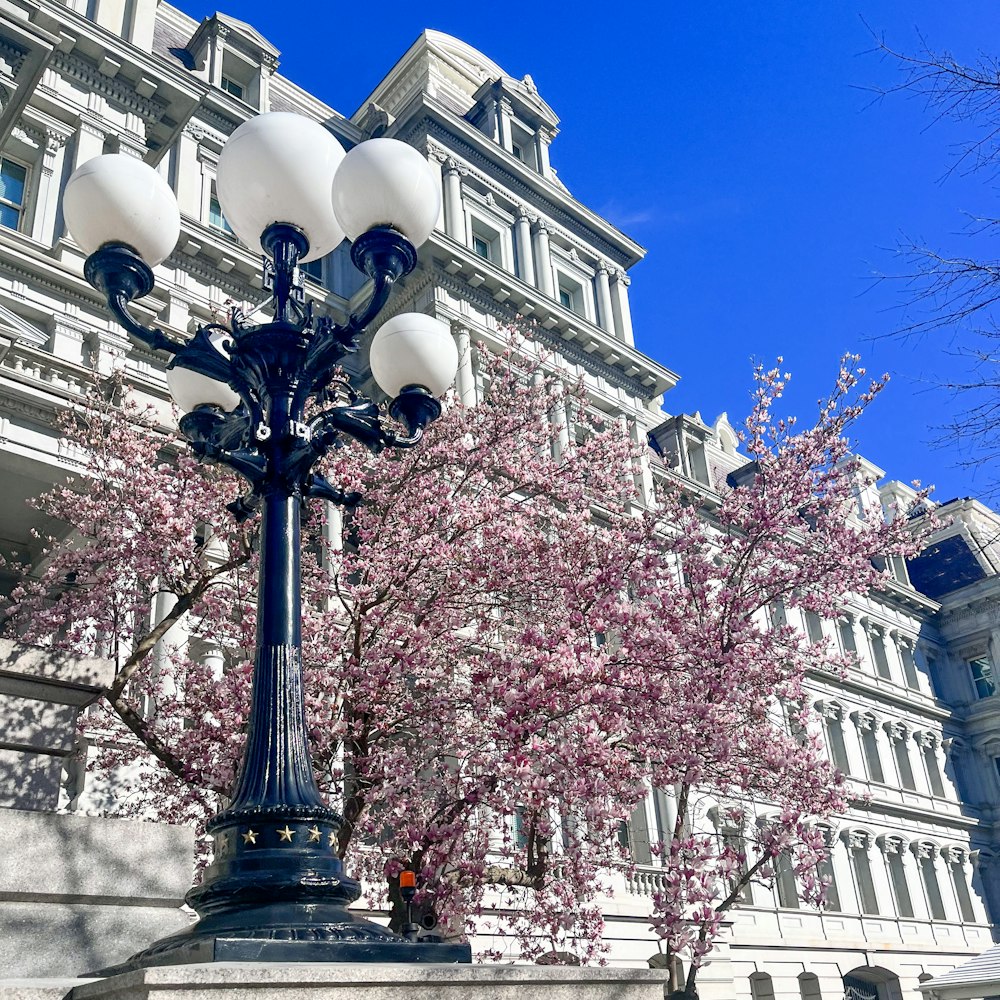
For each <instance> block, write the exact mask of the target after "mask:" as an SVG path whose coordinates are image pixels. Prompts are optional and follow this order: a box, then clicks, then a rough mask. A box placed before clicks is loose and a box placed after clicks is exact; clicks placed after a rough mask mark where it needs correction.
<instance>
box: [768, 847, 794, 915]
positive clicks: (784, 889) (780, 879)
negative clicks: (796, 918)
mask: <svg viewBox="0 0 1000 1000" xmlns="http://www.w3.org/2000/svg"><path fill="white" fill-rule="evenodd" d="M774 888H775V891H776V892H777V894H778V906H783V907H785V908H787V909H790V910H797V909H798V908H799V890H798V886H797V885H796V884H795V869H794V867H793V866H792V858H791V855H790V854H789V853H788V851H782V852H781V853H780V854H779V855H778V856H777V857H776V858H775V859H774Z"/></svg>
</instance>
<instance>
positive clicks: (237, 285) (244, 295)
mask: <svg viewBox="0 0 1000 1000" xmlns="http://www.w3.org/2000/svg"><path fill="white" fill-rule="evenodd" d="M166 264H167V266H168V267H175V268H177V270H179V271H184V272H185V273H186V274H190V275H193V276H194V277H196V278H201V279H203V280H204V281H205V283H206V284H208V285H211V286H212V287H214V288H218V289H220V290H221V291H225V292H227V293H230V294H229V297H230V298H234V299H237V300H239V301H241V302H253V301H255V300H256V299H258V298H259V297H260V289H259V288H254V287H253V285H251V284H250V282H249V281H240V280H239V279H238V278H236V277H234V272H233V271H230V272H229V273H228V274H227V273H226V272H225V271H220V270H219V269H218V268H217V267H212V266H211V265H210V264H208V263H207V262H205V261H203V260H201V259H200V258H197V257H189V256H187V254H185V253H183V252H178V251H176V250H175V251H174V252H173V253H172V254H171V255H170V256H169V257H168V258H167V260H166ZM160 288H161V290H162V291H165V292H166V293H167V294H168V295H170V294H173V291H172V289H171V288H170V286H168V285H161V286H160ZM182 294H183V292H182Z"/></svg>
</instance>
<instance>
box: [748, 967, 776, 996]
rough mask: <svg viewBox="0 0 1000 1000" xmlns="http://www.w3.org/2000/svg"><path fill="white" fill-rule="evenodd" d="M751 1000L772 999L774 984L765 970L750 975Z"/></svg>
mask: <svg viewBox="0 0 1000 1000" xmlns="http://www.w3.org/2000/svg"><path fill="white" fill-rule="evenodd" d="M750 996H751V997H752V1000H774V985H773V984H772V983H771V977H770V976H769V975H768V974H767V973H766V972H755V973H754V974H753V975H752V976H751V977H750Z"/></svg>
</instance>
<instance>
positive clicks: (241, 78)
mask: <svg viewBox="0 0 1000 1000" xmlns="http://www.w3.org/2000/svg"><path fill="white" fill-rule="evenodd" d="M187 53H188V55H189V56H190V61H191V68H193V69H194V70H195V71H196V72H197V73H198V74H199V75H200V76H202V77H203V78H204V79H206V80H207V81H208V82H209V83H210V84H211V85H212V86H213V87H218V89H219V90H221V91H222V92H223V93H226V94H229V95H230V97H235V98H236V99H237V100H238V101H245V102H246V103H247V104H249V105H250V106H251V107H254V108H256V109H257V110H258V111H268V110H270V96H269V89H270V78H271V74H272V73H273V72H274V70H275V69H276V68H277V65H278V55H279V53H278V50H277V49H276V48H275V47H274V46H273V45H271V43H270V42H269V41H268V40H267V39H266V38H264V37H263V36H262V35H261V34H260V33H259V32H258V31H257V30H256V29H255V28H253V27H252V26H251V25H249V24H246V23H245V22H244V21H238V20H236V18H234V17H229V16H227V15H226V14H218V13H217V14H215V15H213V16H212V17H207V18H205V20H204V21H202V22H201V24H200V25H198V29H197V31H195V33H194V35H192V36H191V40H190V41H189V42H188V44H187Z"/></svg>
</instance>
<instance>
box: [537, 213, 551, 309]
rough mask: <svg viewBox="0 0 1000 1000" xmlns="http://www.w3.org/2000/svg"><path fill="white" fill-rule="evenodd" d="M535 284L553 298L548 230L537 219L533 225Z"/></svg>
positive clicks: (544, 293) (542, 222)
mask: <svg viewBox="0 0 1000 1000" xmlns="http://www.w3.org/2000/svg"><path fill="white" fill-rule="evenodd" d="M534 237H535V239H534V250H535V286H536V287H537V288H538V290H539V291H540V292H541V293H542V294H543V295H547V296H548V297H549V298H550V299H552V298H555V290H554V287H553V281H552V255H551V253H550V251H549V230H548V227H547V226H546V225H545V223H544V221H542V220H541V219H539V220H538V221H537V222H536V223H535V227H534Z"/></svg>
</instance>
